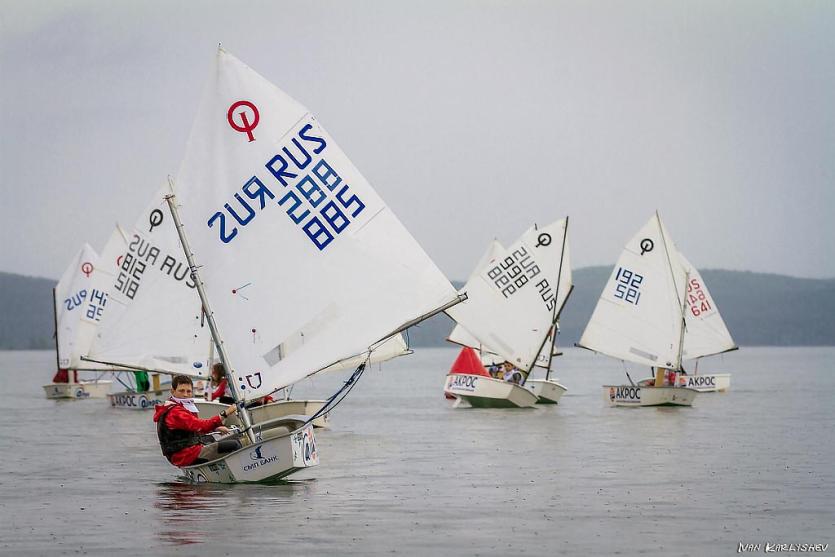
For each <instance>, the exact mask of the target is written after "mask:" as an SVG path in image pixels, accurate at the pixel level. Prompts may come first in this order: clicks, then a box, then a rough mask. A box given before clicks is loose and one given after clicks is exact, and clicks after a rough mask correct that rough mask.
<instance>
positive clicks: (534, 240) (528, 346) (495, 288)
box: [448, 219, 571, 371]
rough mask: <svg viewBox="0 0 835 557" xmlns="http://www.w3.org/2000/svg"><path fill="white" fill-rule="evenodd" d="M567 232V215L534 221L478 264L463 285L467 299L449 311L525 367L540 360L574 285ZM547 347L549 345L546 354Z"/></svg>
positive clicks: (489, 346)
mask: <svg viewBox="0 0 835 557" xmlns="http://www.w3.org/2000/svg"><path fill="white" fill-rule="evenodd" d="M565 236H566V220H565V219H561V220H558V221H556V222H554V223H552V224H549V225H548V226H545V227H541V228H537V227H531V228H530V229H528V230H527V231H526V232H525V233H524V234H523V235H522V236H521V238H519V239H518V240H517V241H516V242H514V244H513V245H511V246H510V247H509V248H507V249H500V250H498V251H496V252H495V253H494V254H493V257H492V258H490V260H489V261H487V262H486V263H485V264H484V265H482V266H481V267H480V268H478V269H477V270H476V272H475V273H474V274H473V276H471V277H470V280H468V281H467V284H466V285H465V286H464V290H466V292H467V296H468V299H467V301H466V302H465V303H463V304H460V305H458V306H456V307H455V308H451V309H450V310H449V311H448V313H449V314H450V316H451V317H452V318H453V319H454V320H455V321H456V322H457V323H458V324H460V325H462V326H463V327H464V329H466V331H467V332H468V333H469V334H470V335H471V336H472V337H475V338H476V339H478V340H479V341H480V343H481V344H482V346H483V347H484V348H486V350H487V351H489V352H493V353H495V354H499V355H500V356H501V357H502V358H503V359H505V360H507V361H509V362H511V363H513V364H514V365H515V366H516V367H518V368H520V369H524V370H525V371H529V370H530V369H531V368H532V367H533V365H534V364H535V363H536V362H537V358H538V357H539V355H540V353H541V352H542V349H543V346H544V344H545V340H546V336H547V335H548V332H549V330H550V329H551V326H552V322H553V318H554V315H555V314H558V313H559V310H560V308H561V307H562V305H563V304H564V303H565V300H566V298H567V297H568V293H569V292H570V291H571V271H570V267H571V266H570V258H569V256H568V246H567V243H566V242H565V239H566V238H565ZM564 244H565V245H564ZM564 247H565V250H563V248H564ZM563 252H564V253H565V259H564V260H562V261H561V259H562V258H563ZM561 268H562V273H560V269H561ZM558 281H559V285H558V284H557V282H558ZM453 334H454V335H455V336H454V337H453V338H456V337H459V336H461V335H460V333H458V334H456V333H455V331H453ZM462 344H464V343H462ZM548 350H550V345H549V347H548V349H546V350H545V354H546V356H547V353H548Z"/></svg>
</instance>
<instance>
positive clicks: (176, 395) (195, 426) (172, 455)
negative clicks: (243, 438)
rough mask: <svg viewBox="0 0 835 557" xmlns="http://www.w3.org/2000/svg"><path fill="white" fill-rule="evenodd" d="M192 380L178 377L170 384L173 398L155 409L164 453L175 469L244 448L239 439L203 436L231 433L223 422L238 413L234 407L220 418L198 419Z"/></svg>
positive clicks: (183, 376) (223, 412) (155, 417)
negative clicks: (218, 439) (216, 439)
mask: <svg viewBox="0 0 835 557" xmlns="http://www.w3.org/2000/svg"><path fill="white" fill-rule="evenodd" d="M192 391H193V386H192V382H191V378H190V377H187V376H185V375H176V376H174V379H173V380H172V381H171V398H169V399H168V400H167V401H166V402H165V404H159V405H157V406H156V407H155V412H154V421H155V422H156V424H157V436H158V437H159V444H160V447H161V448H162V454H163V455H165V458H167V459H168V461H169V462H170V463H171V464H173V465H174V466H190V465H192V464H199V463H201V462H208V461H210V460H215V459H216V458H218V456H219V455H221V454H224V453H230V452H232V451H236V450H238V449H239V448H240V447H241V443H240V442H239V441H237V440H233V439H227V440H224V441H219V442H216V441H213V440H208V442H204V439H205V437H206V436H204V435H203V434H207V433H210V432H212V431H218V432H220V433H229V429H228V428H226V427H224V426H223V425H222V424H223V419H224V418H226V416H229V415H232V414H234V413H235V412H237V411H238V409H237V407H236V406H235V405H234V404H233V405H231V406H229V408H226V409H225V410H223V411H222V412H221V413H220V415H218V416H213V417H211V418H208V419H206V420H201V419H200V418H198V417H197V406H196V405H195V404H194V399H193V398H192Z"/></svg>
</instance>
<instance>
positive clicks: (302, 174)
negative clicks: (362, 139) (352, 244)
mask: <svg viewBox="0 0 835 557" xmlns="http://www.w3.org/2000/svg"><path fill="white" fill-rule="evenodd" d="M327 147H328V143H327V141H326V140H325V139H324V138H323V137H319V136H318V135H316V130H314V129H313V125H312V124H309V123H308V124H305V125H304V126H302V127H301V129H299V131H298V132H296V133H295V134H293V135H292V136H291V137H290V138H289V139H288V140H286V142H285V144H284V145H282V146H281V147H280V149H279V150H278V151H277V152H276V153H275V154H274V155H273V156H272V157H271V158H270V159H269V161H267V162H266V163H265V164H264V168H266V170H267V171H268V172H269V174H268V176H269V177H270V179H269V180H267V179H264V180H262V179H261V178H259V177H258V176H256V175H253V176H252V177H251V178H249V180H247V182H246V183H245V184H244V185H243V186H242V187H241V188H240V190H239V191H236V192H234V193H233V194H232V196H231V198H230V199H229V200H227V202H225V203H223V205H222V207H220V208H218V209H217V210H216V211H213V212H212V215H211V217H210V218H209V219H208V220H207V221H206V225H207V226H208V227H209V228H215V229H216V231H217V233H218V239H219V240H220V241H221V242H223V243H224V244H229V243H232V242H233V241H234V240H235V239H236V238H237V237H239V234H240V233H242V232H243V229H244V228H245V227H246V226H248V225H249V224H251V223H252V222H254V221H255V220H256V218H257V217H258V216H259V215H260V214H261V213H262V212H263V211H264V210H266V208H267V206H268V205H269V206H273V205H278V206H279V207H282V208H283V209H284V213H285V214H286V215H287V217H288V218H289V219H290V221H291V222H292V223H293V224H294V225H296V226H297V227H298V228H300V229H301V232H302V233H304V235H305V236H306V237H307V238H308V239H309V240H310V241H311V242H312V243H313V245H314V246H316V248H317V249H318V250H319V251H323V250H324V249H325V248H327V247H328V246H329V245H330V244H331V243H332V242H333V241H334V240H336V239H337V238H338V237H339V235H340V234H342V233H343V232H344V231H345V230H346V229H348V227H349V226H350V225H351V223H352V222H353V221H354V220H355V219H356V217H357V216H359V215H360V214H361V213H362V212H363V210H364V209H365V203H363V201H362V199H360V198H359V196H357V195H356V194H355V193H353V192H352V191H351V187H350V185H349V184H348V183H346V182H345V180H344V179H343V177H342V176H340V174H339V172H337V170H336V169H335V168H334V167H333V165H332V164H331V163H329V162H328V160H327V155H328V151H327ZM276 190H284V191H283V192H280V191H279V192H277V193H274V191H276ZM241 194H243V195H241Z"/></svg>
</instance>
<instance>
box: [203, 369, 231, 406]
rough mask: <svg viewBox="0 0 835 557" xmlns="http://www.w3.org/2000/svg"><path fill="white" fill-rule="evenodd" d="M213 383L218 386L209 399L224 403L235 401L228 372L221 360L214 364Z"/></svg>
mask: <svg viewBox="0 0 835 557" xmlns="http://www.w3.org/2000/svg"><path fill="white" fill-rule="evenodd" d="M212 385H216V387H215V390H214V391H213V392H212V395H211V398H210V399H209V400H217V401H219V402H222V403H224V404H232V403H233V402H235V399H234V398H232V390H231V389H230V388H229V384H228V383H227V382H226V372H225V371H224V369H223V364H222V363H220V362H218V363H216V364H215V365H213V366H212Z"/></svg>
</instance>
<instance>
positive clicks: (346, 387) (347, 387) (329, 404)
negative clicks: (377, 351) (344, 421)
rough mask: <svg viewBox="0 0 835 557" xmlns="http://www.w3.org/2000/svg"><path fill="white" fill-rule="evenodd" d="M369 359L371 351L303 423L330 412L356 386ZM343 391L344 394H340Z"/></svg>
mask: <svg viewBox="0 0 835 557" xmlns="http://www.w3.org/2000/svg"><path fill="white" fill-rule="evenodd" d="M370 359H371V353H370V352H369V353H368V357H366V359H365V361H364V362H362V363H361V364H360V365H359V366H357V369H355V370H354V373H352V374H351V377H349V378H348V379H347V380H346V381H345V383H344V384H343V385H342V387H340V388H339V390H338V391H336V392H335V393H334V394H333V395H332V396H331V397H330V398H329V399H328V400H327V401H325V404H323V405H322V408H320V409H319V411H318V412H316V413H315V414H313V415H312V416H311V417H310V419H309V420H307V421H306V422H305V423H304V425H307V424H309V423H310V422H312V421H313V420H315V419H316V418H318V417H319V416H321V415H322V414H325V413H326V412H330V411H331V410H333V409H334V408H336V406H337V405H338V404H339V403H340V402H342V401H343V400H344V399H345V397H346V396H348V393H350V392H351V389H353V388H354V387H355V386H356V384H357V383H358V382H359V379H360V377H362V374H363V373H364V372H365V369H366V365H367V364H368V361H369V360H370ZM343 392H344V393H345V394H342V393H343ZM340 394H342V396H341V397H340V396H339V395H340ZM337 397H339V398H338V399H337Z"/></svg>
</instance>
